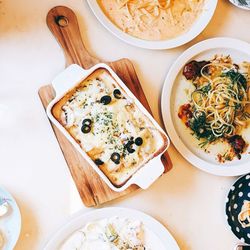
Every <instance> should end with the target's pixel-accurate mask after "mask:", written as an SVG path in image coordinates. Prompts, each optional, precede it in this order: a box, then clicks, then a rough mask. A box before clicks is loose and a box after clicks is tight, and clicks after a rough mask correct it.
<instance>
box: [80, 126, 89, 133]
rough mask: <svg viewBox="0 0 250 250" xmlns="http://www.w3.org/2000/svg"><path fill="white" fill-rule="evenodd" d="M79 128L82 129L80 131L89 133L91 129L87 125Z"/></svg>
mask: <svg viewBox="0 0 250 250" xmlns="http://www.w3.org/2000/svg"><path fill="white" fill-rule="evenodd" d="M81 130H82V132H83V133H84V134H87V133H89V132H90V131H91V127H90V126H88V125H83V126H82V128H81Z"/></svg>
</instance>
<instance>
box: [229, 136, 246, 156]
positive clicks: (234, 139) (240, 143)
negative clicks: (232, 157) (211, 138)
mask: <svg viewBox="0 0 250 250" xmlns="http://www.w3.org/2000/svg"><path fill="white" fill-rule="evenodd" d="M228 142H229V143H230V145H231V146H232V148H233V150H234V152H235V154H236V155H237V157H238V158H239V159H240V158H241V154H242V153H243V151H244V149H245V147H246V142H245V141H244V139H243V138H242V136H241V135H233V136H231V137H230V138H228Z"/></svg>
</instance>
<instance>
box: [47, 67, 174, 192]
mask: <svg viewBox="0 0 250 250" xmlns="http://www.w3.org/2000/svg"><path fill="white" fill-rule="evenodd" d="M99 68H104V69H106V70H107V71H108V72H109V73H110V74H111V76H112V77H113V78H114V79H115V80H116V82H117V83H118V84H119V86H120V87H121V88H122V89H123V90H124V91H125V92H126V94H127V95H128V97H129V98H131V100H133V102H134V103H135V104H136V106H137V107H138V108H139V109H140V110H141V112H143V114H144V115H145V116H146V117H148V118H149V120H150V121H151V122H152V124H153V125H154V126H155V127H156V128H157V129H158V130H159V131H160V132H161V133H162V134H164V135H165V136H166V146H165V147H164V149H163V151H161V152H160V153H159V154H158V155H157V156H155V157H154V158H152V159H151V160H149V162H147V163H146V164H145V165H143V166H142V167H141V168H140V169H139V170H138V171H137V172H136V173H135V174H133V176H132V177H131V178H130V179H129V180H128V181H127V182H126V183H125V184H124V185H122V186H121V187H116V186H115V185H113V184H112V183H111V181H110V180H109V179H108V177H107V176H106V175H105V174H104V173H103V172H102V171H101V170H100V169H99V167H98V166H96V164H95V163H94V162H93V161H92V159H91V158H90V157H89V156H88V154H87V153H85V152H84V151H83V150H82V148H81V147H80V145H79V144H78V143H77V142H76V141H75V140H74V139H73V137H72V136H71V135H70V134H69V133H68V131H67V130H66V129H65V128H64V127H63V126H62V125H61V124H60V123H59V122H58V121H57V120H56V119H55V118H54V116H53V114H52V112H51V109H52V107H53V106H54V104H55V103H57V102H58V101H59V100H60V99H61V98H62V97H63V96H64V95H65V94H66V93H67V92H68V91H69V90H71V89H72V88H73V87H75V86H76V85H78V84H79V83H80V82H81V81H83V80H84V79H85V78H87V77H88V76H89V75H90V74H92V73H93V72H94V71H95V70H97V69H99ZM52 86H53V88H54V90H55V91H56V97H55V98H54V99H53V101H51V102H50V103H49V105H48V107H47V109H46V111H47V115H48V117H49V119H50V120H51V121H52V122H53V124H54V125H55V126H56V127H57V128H58V129H59V130H60V131H61V132H62V133H63V134H64V135H65V137H66V138H67V139H68V140H69V141H70V142H71V143H72V145H73V146H74V147H75V148H76V149H77V150H78V151H79V153H80V154H81V155H82V156H83V157H84V158H85V159H86V161H87V162H88V163H89V164H90V165H91V166H92V167H93V169H94V170H95V171H96V172H97V173H98V174H99V176H100V177H101V178H102V179H103V180H104V181H105V183H106V184H107V185H108V186H109V187H110V188H111V189H112V190H114V191H116V192H122V191H124V190H125V189H126V188H128V187H129V186H130V185H132V184H136V185H138V186H139V187H141V188H142V189H147V188H148V187H149V186H150V185H151V184H152V183H153V182H154V181H156V179H158V178H159V177H160V176H161V175H162V174H163V172H164V166H163V164H162V162H161V156H162V154H163V153H164V152H165V151H166V150H167V148H168V146H169V139H168V137H167V135H166V133H165V132H164V130H163V129H162V128H161V127H160V126H159V125H158V123H157V122H156V121H155V120H154V118H153V117H152V116H151V115H150V114H149V112H148V111H147V110H146V109H145V108H144V107H143V105H142V104H141V103H140V102H139V101H138V100H137V98H136V97H135V96H134V95H133V93H132V92H131V91H130V90H129V89H128V88H127V86H126V85H125V84H124V83H123V82H122V80H121V79H120V78H119V77H118V76H117V75H116V73H115V72H114V71H113V70H112V69H111V68H110V67H109V66H108V65H107V64H104V63H100V64H96V65H95V66H93V67H92V68H90V69H88V70H85V69H83V68H81V67H80V66H78V65H76V64H72V65H71V66H69V67H68V68H66V69H65V70H64V71H63V72H61V73H60V74H59V75H58V76H57V77H56V78H55V79H54V80H53V81H52Z"/></svg>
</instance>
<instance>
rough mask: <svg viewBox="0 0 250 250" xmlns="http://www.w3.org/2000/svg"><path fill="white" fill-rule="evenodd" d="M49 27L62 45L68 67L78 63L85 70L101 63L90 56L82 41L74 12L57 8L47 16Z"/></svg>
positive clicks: (66, 8) (61, 7)
mask: <svg viewBox="0 0 250 250" xmlns="http://www.w3.org/2000/svg"><path fill="white" fill-rule="evenodd" d="M47 25H48V27H49V29H50V31H51V32H52V34H53V35H54V37H55V38H56V39H57V41H58V43H59V44H60V45H61V47H62V49H63V51H64V53H65V57H66V61H67V65H70V64H72V63H76V64H78V65H80V66H82V67H83V68H85V69H88V68H90V67H92V66H93V65H95V64H97V63H99V60H98V59H97V58H95V57H93V56H91V55H90V54H89V52H88V51H87V50H86V48H85V46H84V44H83V41H82V39H81V35H80V30H79V25H78V22H77V18H76V15H75V14H74V12H73V11H72V10H71V9H70V8H68V7H65V6H56V7H54V8H53V9H51V10H50V11H49V13H48V15H47Z"/></svg>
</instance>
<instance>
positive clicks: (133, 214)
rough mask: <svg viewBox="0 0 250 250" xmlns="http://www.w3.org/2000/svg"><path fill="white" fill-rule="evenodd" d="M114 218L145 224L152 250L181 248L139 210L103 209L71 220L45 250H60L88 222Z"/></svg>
mask: <svg viewBox="0 0 250 250" xmlns="http://www.w3.org/2000/svg"><path fill="white" fill-rule="evenodd" d="M114 216H119V217H125V218H129V219H136V220H140V221H141V222H143V224H144V226H145V229H146V231H147V234H148V235H150V236H151V237H152V239H154V241H153V246H154V248H152V249H151V250H179V247H178V245H177V243H176V241H175V240H174V238H173V237H172V236H171V234H170V233H169V232H168V231H167V229H166V228H165V227H164V226H163V225H162V224H160V223H159V222H158V221H157V220H155V219H154V218H152V217H151V216H149V215H147V214H144V213H142V212H139V211H137V210H133V209H128V208H118V207H117V208H115V207H111V208H102V209H97V210H93V211H91V212H88V213H83V212H80V213H78V214H77V215H76V216H74V217H73V218H71V219H70V220H69V221H68V223H66V224H65V225H64V226H63V227H62V228H60V229H59V230H58V231H57V233H55V234H54V236H53V237H52V239H51V240H50V241H49V242H48V243H47V244H46V246H45V248H44V250H55V249H59V247H60V246H61V245H62V244H63V242H64V241H65V240H66V239H67V238H68V237H69V236H70V235H72V233H74V232H75V231H77V230H78V229H80V228H82V227H84V226H85V225H86V224H87V223H88V222H91V221H95V220H101V219H105V218H111V217H114ZM149 243H150V242H149ZM151 243H152V242H151Z"/></svg>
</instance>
